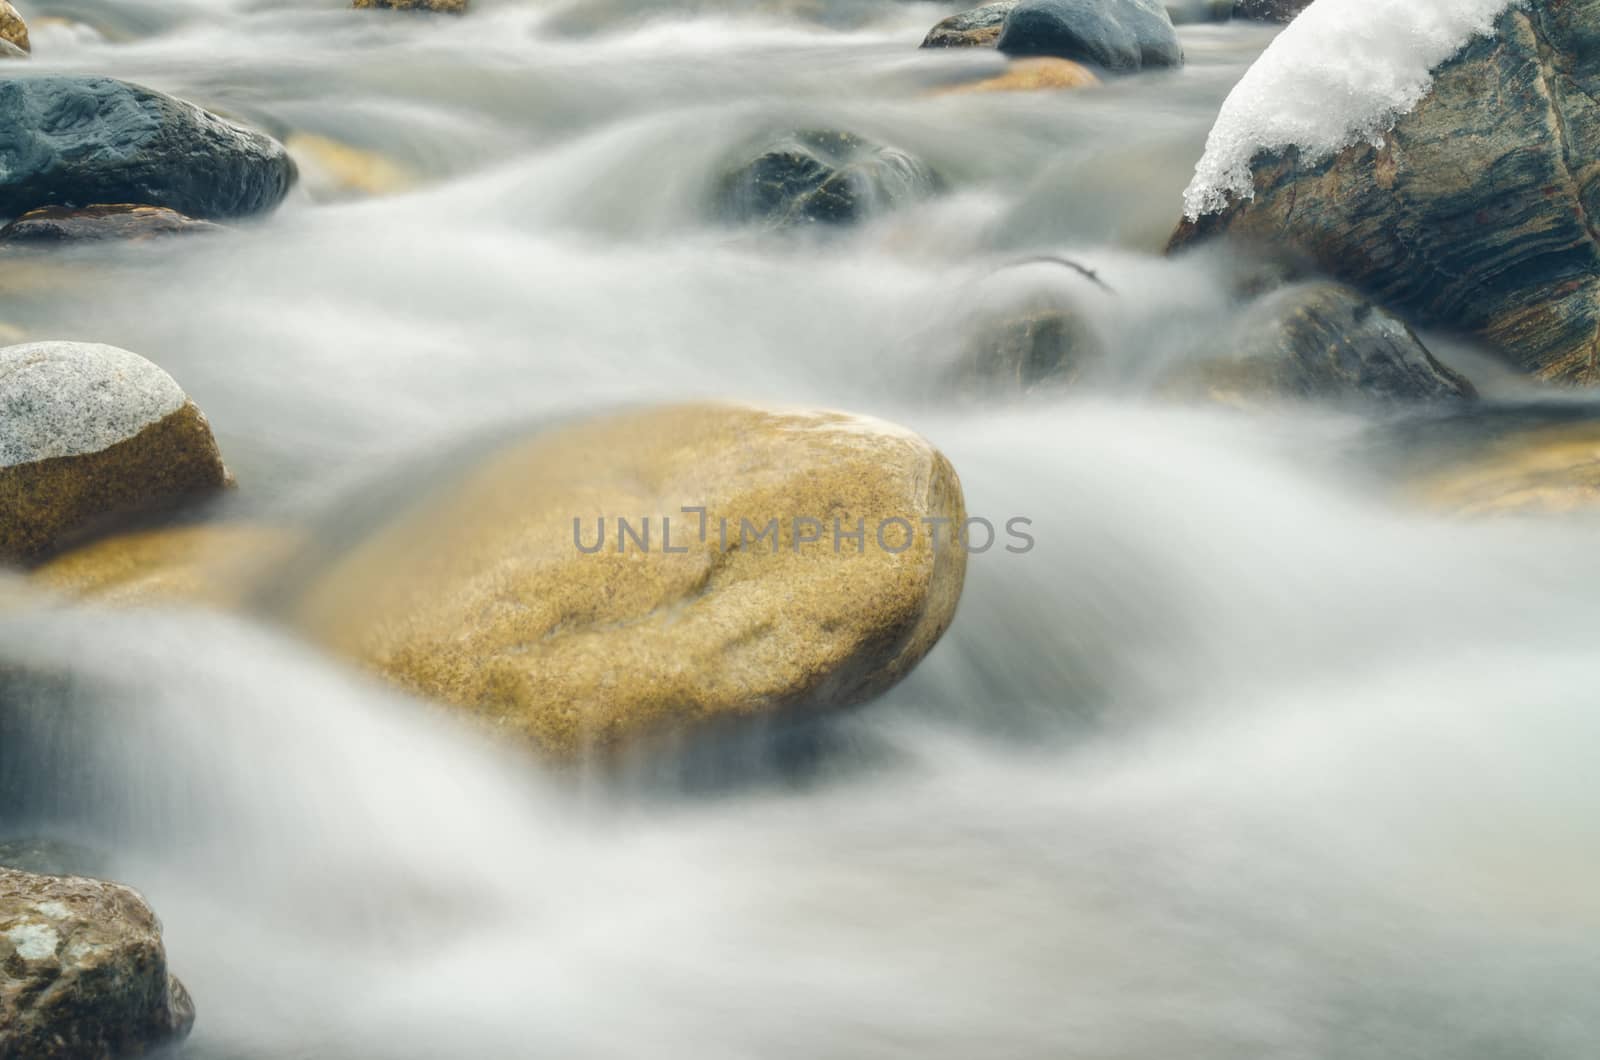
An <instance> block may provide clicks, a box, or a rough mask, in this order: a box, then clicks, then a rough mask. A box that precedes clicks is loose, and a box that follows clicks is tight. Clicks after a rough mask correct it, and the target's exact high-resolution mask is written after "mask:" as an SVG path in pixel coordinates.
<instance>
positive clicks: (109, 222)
mask: <svg viewBox="0 0 1600 1060" xmlns="http://www.w3.org/2000/svg"><path fill="white" fill-rule="evenodd" d="M222 231H226V229H224V228H223V227H222V226H221V225H218V224H213V223H212V222H210V221H197V220H195V219H194V218H193V217H185V216H184V215H183V214H181V213H179V212H178V211H176V210H169V209H167V208H166V207H165V206H138V205H134V204H132V203H116V204H110V205H102V206H85V207H82V208H72V207H66V206H41V207H40V208H39V209H37V210H29V211H28V212H27V213H25V214H23V215H22V216H21V217H19V218H17V219H16V220H15V221H12V222H11V223H10V224H8V225H6V226H5V227H4V228H0V245H7V244H10V245H17V244H38V243H80V242H85V241H90V240H101V239H122V240H145V239H155V238H157V237H160V236H170V235H179V234H191V235H192V234H195V233H206V232H222Z"/></svg>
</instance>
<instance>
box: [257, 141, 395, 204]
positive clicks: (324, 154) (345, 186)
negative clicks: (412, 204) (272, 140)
mask: <svg viewBox="0 0 1600 1060" xmlns="http://www.w3.org/2000/svg"><path fill="white" fill-rule="evenodd" d="M284 146H285V147H287V148H288V150H289V154H290V156H291V157H292V158H293V159H294V160H295V165H296V166H297V168H298V169H299V171H300V177H301V180H302V181H303V186H304V188H305V189H306V191H307V192H308V193H309V194H310V195H311V197H312V198H313V199H316V200H319V201H327V200H332V199H348V198H356V197H365V196H375V195H394V194H398V193H399V192H402V191H407V190H409V189H411V188H412V187H414V186H416V184H417V178H416V175H415V174H413V173H411V172H410V171H409V170H407V169H406V167H404V166H402V165H401V164H400V163H398V162H396V161H394V160H393V159H391V158H387V157H385V156H384V155H381V154H379V153H378V152H376V151H368V150H365V149H363V148H360V147H354V146H352V145H350V144H346V143H340V142H339V141H338V140H333V139H330V138H329V137H326V136H319V135H317V134H316V133H305V132H296V133H290V134H289V136H288V138H287V139H286V140H284Z"/></svg>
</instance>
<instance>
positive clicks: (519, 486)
mask: <svg viewBox="0 0 1600 1060" xmlns="http://www.w3.org/2000/svg"><path fill="white" fill-rule="evenodd" d="M686 508H694V509H704V518H703V520H702V518H701V515H700V514H699V513H698V512H694V511H689V512H686V511H684V509H686ZM356 510H359V505H357V506H356ZM964 518H965V515H964V510H963V507H962V497H961V487H960V483H959V482H958V480H957V478H956V474H955V471H954V470H953V469H952V468H951V467H950V464H949V462H948V461H946V460H945V458H944V457H943V456H942V455H941V454H940V453H939V452H938V451H937V450H936V449H934V448H933V446H931V445H930V444H929V443H928V442H926V441H924V440H923V439H922V438H920V437H918V436H917V435H915V434H912V433H910V432H909V431H906V430H903V429H901V428H898V427H894V426H891V425H889V424H886V423H881V422H877V421H873V420H867V419H862V418H858V417H855V416H849V415H844V414H841V413H832V412H808V411H807V412H802V411H794V412H779V411H767V410H762V409H755V408H746V407H739V406H721V405H688V406H675V407H668V408H661V409H655V410H649V411H640V412H634V413H622V414H617V415H613V416H607V417H602V418H599V419H594V420H587V421H583V422H580V423H576V424H572V425H568V426H560V427H554V428H550V429H547V430H544V431H540V432H538V433H536V434H535V435H534V436H533V437H531V438H530V439H526V440H524V441H520V442H516V443H511V444H506V445H502V446H500V447H498V448H496V449H494V450H493V451H492V452H491V453H490V454H489V455H488V457H487V458H483V459H479V460H478V461H477V462H475V463H474V464H473V466H472V467H471V468H470V469H469V470H466V471H464V472H460V473H456V474H452V475H450V476H449V481H448V482H447V484H446V485H444V486H443V487H441V488H438V489H435V490H432V491H429V493H428V494H427V495H426V496H424V497H422V498H420V499H418V498H410V499H408V502H407V503H406V504H405V505H404V509H403V511H402V512H401V514H400V515H399V517H398V518H395V519H393V520H391V521H383V520H379V528H378V529H377V530H376V531H375V532H373V533H371V534H369V535H367V536H366V537H365V538H364V539H363V540H361V541H359V542H357V543H356V544H354V545H353V546H351V547H348V548H344V549H340V548H338V547H336V546H335V547H333V548H332V551H331V554H329V555H318V554H316V553H315V552H313V553H312V554H311V555H308V556H305V557H302V558H300V559H299V560H298V561H297V562H296V563H294V564H291V565H290V566H289V568H288V571H289V572H290V573H285V574H284V575H282V576H278V577H274V578H273V579H272V580H271V581H272V585H273V586H274V587H275V593H274V596H275V598H274V599H272V600H268V601H264V604H265V606H267V608H268V610H269V611H271V612H273V613H277V614H279V615H281V616H282V617H284V618H286V619H287V620H288V621H289V622H290V623H291V624H292V625H294V626H297V627H298V628H300V629H302V630H304V631H305V632H306V633H308V634H309V635H310V636H311V637H312V638H314V639H316V640H318V641H321V642H323V643H325V644H327V645H329V646H330V647H332V648H333V649H334V650H335V651H337V652H339V653H341V654H343V655H345V656H347V657H350V658H352V659H355V660H358V661H360V662H362V663H364V664H365V665H366V666H368V667H370V668H371V669H373V670H375V671H377V672H379V673H381V674H384V675H386V676H387V677H389V678H390V679H392V680H393V681H395V682H397V683H398V684H400V685H401V686H403V687H405V688H408V689H410V690H413V691H415V692H418V693H421V694H423V695H425V696H429V697H433V698H436V699H439V700H443V701H446V702H448V703H451V704H455V705H456V706H457V707H460V708H462V709H464V710H465V711H467V712H469V713H470V714H471V715H472V716H475V717H476V718H477V719H479V720H480V721H481V722H483V723H485V724H487V725H488V726H490V727H492V728H493V729H494V730H496V731H498V732H501V733H503V734H506V735H508V736H510V737H512V738H514V739H517V740H519V741H522V742H526V743H529V744H532V745H533V746H535V747H537V748H540V749H542V750H543V751H545V752H547V753H548V754H550V755H552V756H555V757H558V758H569V759H570V758H572V757H574V756H578V755H581V754H584V753H586V752H589V751H605V750H609V749H612V748H615V747H617V746H619V745H621V744H623V743H625V742H637V741H639V740H642V739H645V738H647V737H648V736H651V735H655V734H661V733H672V732H676V731H679V730H684V729H693V728H695V727H700V726H705V725H708V724H713V723H718V722H729V721H734V720H741V719H742V720H749V719H755V718H771V719H774V720H776V719H778V718H780V717H784V716H788V715H789V714H790V713H791V712H795V713H803V712H816V711H823V710H831V709H837V708H841V707H845V706H848V705H850V704H854V703H859V702H861V701H864V700H866V699H869V698H871V697H872V696H874V695H876V694H878V693H880V692H882V691H883V690H884V689H886V688H888V687H889V686H891V685H893V684H894V683H895V682H896V681H898V680H899V679H900V678H901V677H903V676H904V675H905V674H906V673H907V672H908V671H909V670H910V669H911V668H912V667H913V666H914V665H915V664H916V663H917V662H918V661H919V660H920V659H921V658H922V657H923V656H924V655H925V654H926V653H927V652H928V651H929V649H931V648H932V647H933V645H934V643H935V642H936V641H937V640H938V639H939V637H940V636H941V635H942V634H943V632H944V630H945V628H946V627H947V626H948V625H949V624H950V621H951V619H952V617H953V615H954V613H955V608H956V602H957V600H958V599H959V597H960V595H961V587H962V581H963V578H964V575H965V570H966V555H965V552H964V550H963V549H962V548H961V547H960V546H959V545H957V544H956V543H955V541H954V537H953V533H952V530H953V528H954V527H955V526H959V525H961V523H962V521H963V520H964ZM925 519H934V520H952V521H953V522H946V523H935V524H931V525H930V524H928V523H925V522H923V520H925ZM897 520H904V523H901V522H897ZM624 523H625V524H626V528H625V527H624ZM907 527H909V528H911V533H910V534H909V535H908V534H907V533H906V528H907ZM863 528H864V532H865V537H864V538H862V539H860V540H859V542H858V540H857V539H856V538H855V537H853V536H852V535H854V534H855V533H856V531H857V530H860V529H863ZM841 535H843V536H841ZM880 535H882V539H881V540H880ZM314 538H315V540H316V541H317V542H318V544H317V545H315V546H313V547H314V548H326V547H328V546H327V545H326V544H325V536H324V535H314ZM295 572H297V573H295Z"/></svg>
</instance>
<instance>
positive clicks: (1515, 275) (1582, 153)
mask: <svg viewBox="0 0 1600 1060" xmlns="http://www.w3.org/2000/svg"><path fill="white" fill-rule="evenodd" d="M1301 25H1302V27H1303V25H1304V24H1301ZM1596 25H1600V0H1569V2H1566V3H1562V4H1559V5H1556V4H1536V5H1534V6H1532V7H1531V8H1529V9H1527V10H1522V9H1516V8H1513V9H1511V10H1508V11H1507V12H1506V13H1505V14H1503V15H1502V16H1501V17H1500V18H1499V20H1498V22H1497V23H1496V25H1495V32H1494V33H1493V34H1492V35H1491V36H1488V37H1482V38H1479V39H1477V40H1475V41H1473V42H1471V43H1469V44H1468V45H1467V46H1466V47H1465V48H1464V49H1463V50H1461V51H1460V52H1459V53H1457V54H1456V56H1455V57H1454V58H1452V59H1450V60H1448V61H1447V62H1445V63H1444V64H1443V65H1442V66H1441V67H1439V68H1438V69H1437V70H1436V71H1435V76H1434V81H1433V85H1432V89H1431V91H1430V92H1429V93H1428V94H1427V95H1426V96H1425V97H1424V98H1423V99H1422V101H1421V102H1420V103H1419V104H1418V105H1417V106H1416V107H1415V108H1414V109H1413V110H1411V111H1410V112H1409V113H1407V114H1405V115H1403V116H1401V117H1400V118H1399V120H1398V121H1397V122H1396V124H1395V126H1394V128H1393V129H1392V130H1391V131H1390V132H1388V133H1387V134H1386V135H1384V136H1383V137H1382V138H1381V143H1371V142H1361V143H1357V144H1355V145H1354V146H1351V147H1347V148H1345V149H1344V150H1342V151H1339V152H1338V153H1336V154H1334V155H1332V156H1331V157H1328V158H1323V159H1320V160H1312V159H1310V158H1302V157H1301V152H1300V150H1299V149H1298V148H1293V147H1291V148H1288V149H1285V150H1279V151H1264V152H1261V153H1259V154H1257V155H1256V157H1255V159H1254V160H1253V162H1252V164H1251V178H1252V182H1253V197H1250V198H1239V197H1237V196H1233V197H1230V198H1229V200H1228V201H1227V203H1226V205H1224V206H1223V208H1221V209H1220V210H1216V211H1214V212H1210V213H1206V214H1203V215H1202V216H1200V217H1198V219H1195V220H1190V221H1185V222H1184V223H1183V224H1181V225H1180V226H1179V228H1178V230H1177V232H1176V233H1175V234H1174V236H1173V239H1172V247H1173V248H1174V249H1176V248H1179V247H1183V246H1186V245H1188V244H1191V243H1193V242H1195V241H1197V240H1200V239H1203V238H1207V237H1211V236H1217V235H1223V234H1228V235H1231V236H1233V237H1235V238H1236V239H1239V240H1242V241H1248V242H1255V243H1259V244H1263V245H1268V246H1274V247H1288V248H1290V249H1293V250H1295V251H1298V252H1300V253H1302V254H1304V255H1306V256H1308V257H1309V258H1310V259H1311V260H1313V261H1314V262H1315V263H1316V264H1317V265H1318V267H1319V268H1320V269H1322V270H1323V271H1324V272H1326V273H1328V274H1330V275H1332V276H1334V277H1336V278H1338V279H1340V280H1342V281H1344V282H1346V283H1348V284H1351V285H1352V286H1354V287H1357V288H1359V289H1360V290H1362V291H1363V292H1364V293H1365V294H1367V295H1368V296H1369V297H1371V298H1372V299H1373V300H1374V301H1376V302H1378V303H1380V304H1383V305H1386V306H1389V307H1391V308H1393V309H1394V310H1396V311H1398V312H1402V313H1404V314H1405V315H1406V316H1407V317H1408V318H1409V319H1411V320H1414V321H1415V322H1416V323H1417V324H1419V325H1420V326H1423V327H1444V328H1449V329H1452V330H1457V331H1463V332H1467V333H1469V334H1471V335H1473V336H1475V337H1477V338H1479V339H1481V340H1483V341H1485V342H1487V343H1489V344H1491V345H1493V346H1495V347H1498V348H1499V349H1501V350H1502V351H1504V353H1505V354H1506V355H1507V356H1508V358H1509V359H1510V360H1511V361H1513V362H1514V363H1515V364H1517V365H1519V366H1520V367H1521V368H1523V369H1525V370H1526V371H1528V372H1530V373H1532V374H1534V375H1536V376H1539V377H1541V378H1544V379H1548V380H1552V381H1555V382H1558V383H1563V384H1580V385H1588V384H1593V383H1595V382H1597V381H1600V245H1597V243H1596V239H1595V229H1594V227H1593V218H1595V217H1597V216H1600V167H1597V166H1595V165H1593V164H1592V161H1591V160H1592V159H1594V158H1596V157H1600V104H1597V103H1596V99H1600V47H1597V46H1596V35H1595V31H1594V27H1595V26H1596Z"/></svg>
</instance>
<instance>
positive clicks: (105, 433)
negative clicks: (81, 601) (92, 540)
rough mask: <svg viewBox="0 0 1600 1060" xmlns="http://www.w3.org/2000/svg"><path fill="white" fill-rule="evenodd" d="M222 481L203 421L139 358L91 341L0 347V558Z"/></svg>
mask: <svg viewBox="0 0 1600 1060" xmlns="http://www.w3.org/2000/svg"><path fill="white" fill-rule="evenodd" d="M227 482H228V474H227V470H226V469H225V468H224V467H223V464H222V455H221V453H219V452H218V451H217V443H216V441H215V439H213V438H212V436H211V428H210V426H209V425H208V424H207V423H206V418H205V416H204V415H202V414H201V412H200V410H199V409H198V408H197V407H196V406H195V404H194V403H193V402H192V401H190V400H189V399H188V397H187V396H186V395H185V394H184V393H183V391H182V390H181V389H180V388H179V387H178V384H177V383H175V382H173V380H172V377H171V376H169V375H167V373H165V372H163V371H162V370H161V369H159V368H157V367H156V366H155V365H153V364H151V363H150V362H149V361H147V360H145V359H144V358H142V357H139V356H137V355H136V354H132V353H129V352H128V351H127V350H120V349H117V348H116V347H114V346H101V345H96V344H94V343H78V342H35V343H27V344H24V345H20V346H8V347H5V348H3V349H0V561H4V562H13V563H14V562H23V561H30V560H36V559H39V558H41V557H43V556H44V555H46V554H48V553H50V552H53V551H55V550H57V549H59V548H61V547H63V546H64V545H66V544H68V543H70V542H71V541H72V540H74V539H76V538H77V537H79V536H83V535H87V534H90V533H93V532H95V531H97V530H100V529H103V528H105V527H107V526H109V525H113V524H114V523H115V522H116V521H117V520H119V519H123V518H126V517H129V516H132V515H134V514H137V513H140V512H146V511H151V510H155V509H159V508H162V507H166V506H170V505H172V504H175V503H178V502H180V501H181V500H183V499H185V498H189V497H193V496H196V495H199V494H203V493H206V492H209V491H213V490H216V489H219V488H221V487H222V486H224V485H226V484H227Z"/></svg>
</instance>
